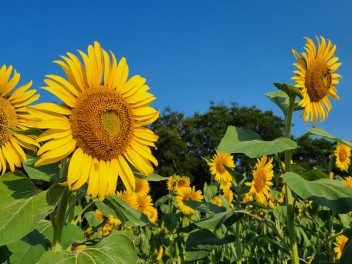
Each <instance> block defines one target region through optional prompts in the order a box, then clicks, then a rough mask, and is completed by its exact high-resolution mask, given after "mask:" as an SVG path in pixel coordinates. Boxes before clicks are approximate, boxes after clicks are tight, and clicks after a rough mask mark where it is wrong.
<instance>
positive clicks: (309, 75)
mask: <svg viewBox="0 0 352 264" xmlns="http://www.w3.org/2000/svg"><path fill="white" fill-rule="evenodd" d="M317 40H318V49H317V48H316V47H315V44H314V42H313V41H312V40H311V39H310V38H306V41H307V42H306V47H305V50H306V52H302V57H301V56H300V55H299V54H298V53H297V52H296V51H295V50H292V52H293V54H294V56H295V57H296V59H297V63H295V64H294V65H295V66H296V67H297V68H298V69H297V70H295V71H293V72H294V73H295V74H296V76H294V77H292V80H294V81H295V82H296V85H295V86H296V87H298V88H299V89H300V90H301V92H302V96H303V99H302V100H301V101H300V102H299V105H300V106H301V107H303V108H304V110H303V113H302V115H301V117H303V118H304V122H305V123H307V121H308V120H309V121H310V122H320V121H324V120H325V119H326V118H327V116H328V113H329V112H330V110H331V104H330V101H329V97H328V96H330V97H331V98H333V99H339V97H338V96H337V91H336V89H335V85H336V84H338V83H339V78H341V75H340V74H337V73H334V72H335V71H336V70H337V69H338V68H339V67H340V65H341V63H337V61H338V57H335V55H334V53H335V50H336V46H335V45H332V43H331V41H330V40H328V41H326V40H325V38H323V37H321V41H320V40H319V38H317Z"/></svg>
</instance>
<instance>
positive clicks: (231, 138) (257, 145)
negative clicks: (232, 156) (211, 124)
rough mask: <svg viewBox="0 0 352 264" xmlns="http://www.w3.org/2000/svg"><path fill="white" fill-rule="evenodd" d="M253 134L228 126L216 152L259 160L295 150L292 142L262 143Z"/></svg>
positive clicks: (283, 139)
mask: <svg viewBox="0 0 352 264" xmlns="http://www.w3.org/2000/svg"><path fill="white" fill-rule="evenodd" d="M249 131H251V130H249ZM255 134H256V133H255V132H253V131H252V133H249V132H248V130H243V129H239V128H236V127H234V126H229V127H228V128H227V131H226V133H225V136H224V137H223V138H222V140H221V142H220V144H219V147H218V149H217V151H218V152H228V153H244V154H245V155H247V156H248V157H250V158H259V157H261V156H264V155H272V154H276V153H279V152H283V151H285V150H290V149H296V148H297V143H296V142H295V141H293V140H290V139H287V138H277V139H275V140H274V141H263V140H261V139H260V137H259V136H257V137H256V136H255ZM258 137H259V139H258Z"/></svg>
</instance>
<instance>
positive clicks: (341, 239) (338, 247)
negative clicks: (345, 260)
mask: <svg viewBox="0 0 352 264" xmlns="http://www.w3.org/2000/svg"><path fill="white" fill-rule="evenodd" d="M347 241H348V237H346V236H344V235H339V236H338V237H337V238H336V242H334V245H335V247H334V251H335V253H336V259H340V258H341V255H342V251H343V249H344V247H345V245H346V243H347Z"/></svg>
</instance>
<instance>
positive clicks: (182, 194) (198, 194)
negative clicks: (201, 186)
mask: <svg viewBox="0 0 352 264" xmlns="http://www.w3.org/2000/svg"><path fill="white" fill-rule="evenodd" d="M202 199H203V195H202V191H200V190H198V191H196V190H195V187H194V186H193V187H184V188H182V189H180V190H179V191H178V192H177V196H176V204H177V207H178V208H179V209H180V210H181V211H182V213H184V214H186V215H191V214H194V213H195V212H196V211H195V210H194V209H192V208H191V207H189V206H188V205H186V204H185V203H184V202H183V201H187V200H192V201H198V202H201V201H202Z"/></svg>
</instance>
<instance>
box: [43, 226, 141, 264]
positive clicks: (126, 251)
mask: <svg viewBox="0 0 352 264" xmlns="http://www.w3.org/2000/svg"><path fill="white" fill-rule="evenodd" d="M47 263H62V264H106V263H119V264H130V263H137V255H136V252H135V249H134V246H133V244H132V242H131V240H130V239H129V238H128V237H127V236H125V235H122V234H120V233H112V234H111V235H109V236H108V237H106V238H104V239H103V240H102V241H101V242H99V243H98V244H96V245H95V246H93V247H88V248H86V249H84V250H82V251H77V252H70V251H66V250H62V251H58V252H54V251H48V252H46V253H44V255H43V256H42V257H41V258H40V261H39V262H38V264H47Z"/></svg>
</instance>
